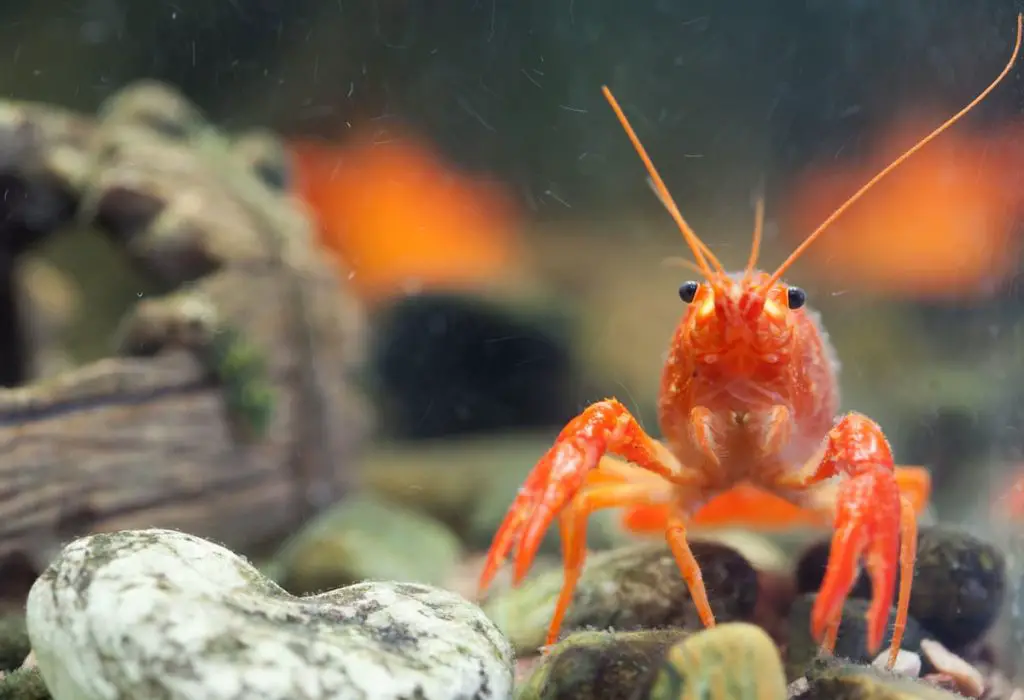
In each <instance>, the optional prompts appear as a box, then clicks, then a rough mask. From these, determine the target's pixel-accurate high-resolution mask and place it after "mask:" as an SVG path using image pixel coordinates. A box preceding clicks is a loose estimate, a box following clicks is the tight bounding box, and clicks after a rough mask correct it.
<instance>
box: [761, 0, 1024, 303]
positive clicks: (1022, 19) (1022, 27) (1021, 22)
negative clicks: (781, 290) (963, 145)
mask: <svg viewBox="0 0 1024 700" xmlns="http://www.w3.org/2000/svg"><path fill="white" fill-rule="evenodd" d="M1022 33H1024V14H1018V15H1017V40H1016V42H1015V43H1014V45H1013V54H1012V55H1011V56H1010V60H1009V61H1007V63H1006V66H1005V67H1004V68H1003V70H1002V72H1001V73H1000V74H999V75H998V76H997V77H996V79H995V80H993V81H992V82H991V83H990V84H989V86H988V87H987V88H985V89H984V90H982V91H981V93H980V94H979V95H978V96H977V97H975V98H974V99H973V100H971V101H970V102H969V103H968V104H967V106H966V107H964V108H963V109H961V110H960V111H959V112H957V113H956V114H954V115H953V116H952V117H950V118H949V119H947V120H946V121H945V122H943V123H942V124H941V125H940V126H939V127H938V128H936V129H935V131H933V132H932V133H930V134H928V135H927V136H925V137H924V138H923V139H921V140H920V141H918V142H917V143H916V144H915V145H913V146H911V147H910V148H909V149H907V151H906V152H904V153H903V155H901V156H900V157H899V158H897V159H896V160H894V161H892V162H891V163H889V165H887V166H886V167H885V168H884V169H882V171H881V172H879V173H878V174H877V175H875V176H874V177H873V178H871V179H870V180H868V181H867V183H866V184H865V185H864V186H863V187H861V188H860V189H859V190H857V191H856V192H855V193H854V194H853V196H851V197H850V198H849V199H847V200H846V201H845V202H843V203H842V204H841V205H839V208H837V209H836V210H835V211H834V212H832V214H831V215H830V216H829V217H828V218H827V219H825V221H824V222H822V224H821V225H820V226H818V228H816V229H815V230H814V232H813V233H811V235H809V236H808V237H807V238H805V239H804V242H803V243H801V244H800V245H799V246H797V249H796V250H794V251H793V252H792V253H791V254H790V256H789V257H788V258H786V260H785V262H783V263H782V264H781V265H779V267H778V269H777V270H776V271H775V273H774V274H772V276H771V278H770V279H769V280H768V281H767V282H765V284H764V289H768V288H769V287H771V286H772V285H773V284H775V283H776V282H778V281H779V279H780V278H781V277H782V274H783V273H784V272H785V271H786V270H787V269H789V266H790V265H792V264H793V263H794V262H796V260H797V258H799V257H800V256H801V255H803V253H804V251H806V250H807V249H808V248H809V247H810V246H811V244H812V243H814V241H816V240H817V239H818V237H819V236H820V235H821V234H822V233H824V232H825V229H827V228H828V227H829V226H831V225H832V223H833V222H834V221H835V220H836V219H838V218H839V217H840V216H841V215H842V214H843V213H844V212H845V211H846V210H847V209H849V208H850V206H851V205H852V204H853V203H854V202H856V201H857V200H858V199H860V198H861V197H862V196H864V194H865V193H866V192H867V191H868V190H870V189H871V188H872V187H874V186H875V185H876V184H877V183H878V181H879V180H881V179H882V178H883V177H885V176H886V175H888V174H889V173H891V172H892V171H893V170H895V169H896V167H897V166H899V165H900V164H901V163H902V162H903V161H905V160H906V159H907V158H909V157H910V156H912V155H914V154H915V153H917V152H918V151H919V150H921V149H922V148H923V147H924V146H925V145H926V144H927V143H928V142H930V141H931V140H932V139H934V138H935V137H936V136H938V135H939V134H941V133H942V132H943V131H945V130H946V129H948V128H949V127H951V126H953V125H954V124H955V123H957V122H958V121H959V120H960V118H961V117H963V116H964V115H965V114H967V113H968V112H970V111H971V110H972V109H974V108H975V107H976V106H977V105H978V103H979V102H981V101H982V100H983V99H985V98H986V97H988V95H989V93H990V92H992V91H993V90H995V88H996V86H997V85H999V83H1000V82H1002V80H1003V78H1005V77H1006V76H1007V74H1009V72H1010V69H1011V68H1012V67H1013V64H1014V63H1015V62H1016V61H1017V54H1018V53H1019V52H1020V44H1021V35H1022Z"/></svg>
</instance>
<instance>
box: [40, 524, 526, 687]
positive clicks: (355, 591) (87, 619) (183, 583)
mask: <svg viewBox="0 0 1024 700" xmlns="http://www.w3.org/2000/svg"><path fill="white" fill-rule="evenodd" d="M26 619H27V622H28V633H29V637H30V639H31V641H32V648H33V650H34V652H35V655H36V660H37V663H38V666H39V670H40V672H41V673H42V676H43V679H44V680H45V681H46V684H47V686H48V687H49V688H50V691H51V692H52V693H53V696H54V697H55V698H56V699H57V700H71V699H73V700H115V699H118V700H120V699H121V698H161V699H162V700H228V699H231V700H242V699H243V698H244V699H245V700H299V699H303V700H314V699H320V698H324V699H326V698H331V699H332V700H344V699H347V698H352V699H353V700H355V699H359V700H364V699H366V698H372V699H374V700H377V699H381V700H385V699H391V698H393V699H395V700H398V699H403V700H404V699H411V698H417V699H418V700H434V699H435V698H436V699H445V700H447V699H449V698H451V699H454V698H480V699H481V700H483V699H490V698H494V699H496V700H503V699H504V698H506V697H507V696H508V694H509V693H510V692H511V683H512V653H511V649H510V647H509V644H508V642H507V641H506V640H505V639H504V638H502V636H501V634H500V633H499V632H498V631H497V629H496V628H495V627H494V625H493V624H491V623H490V621H489V620H487V618H486V617H485V616H484V614H483V613H482V611H480V610H479V609H478V608H477V607H476V606H474V605H472V604H471V603H468V602H467V601H465V600H464V599H462V598H461V597H459V596H457V595H455V594H454V593H451V592H448V591H444V590H439V589H435V588H432V587H429V586H425V585H421V584H411V583H396V582H386V583H385V582H375V583H370V582H368V583H362V584H357V585H353V586H349V587H347V588H342V589H339V590H335V591H329V592H326V593H322V594H320V595H316V596H309V597H305V598H296V597H293V596H291V595H289V594H288V593H287V592H285V591H284V590H282V589H281V588H280V587H279V586H277V585H276V584H274V583H273V582H271V581H269V580H267V579H266V578H264V577H263V576H262V575H261V574H260V573H259V572H258V571H257V570H256V569H254V568H253V567H252V566H251V565H250V564H249V563H248V562H246V561H245V560H243V559H242V558H240V557H238V556H237V555H235V554H233V553H231V552H230V551H228V550H226V549H224V548H223V547H220V546H219V545H216V544H213V543H211V542H208V541H206V540H202V539H199V538H197V537H193V536H191V535H187V534H184V533H180V532H175V531H170V530H159V529H151V530H135V531H122V532H115V533H109V534H97V535H92V536H89V537H85V538H81V539H78V540H75V541H74V542H72V543H71V544H69V545H68V546H67V547H66V548H65V549H64V550H63V551H62V552H61V554H60V556H58V557H57V559H56V560H55V561H54V562H53V563H52V564H51V565H50V567H49V568H48V569H47V570H46V571H45V572H44V573H43V574H42V576H40V578H39V579H38V580H37V581H36V583H35V585H34V586H33V587H32V590H31V591H30V593H29V597H28V603H27V616H26Z"/></svg>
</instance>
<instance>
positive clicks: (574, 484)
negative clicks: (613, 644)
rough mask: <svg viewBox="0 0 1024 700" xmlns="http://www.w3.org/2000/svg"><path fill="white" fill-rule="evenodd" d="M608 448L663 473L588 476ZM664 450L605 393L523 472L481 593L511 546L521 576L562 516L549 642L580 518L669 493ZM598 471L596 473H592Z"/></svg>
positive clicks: (582, 524)
mask: <svg viewBox="0 0 1024 700" xmlns="http://www.w3.org/2000/svg"><path fill="white" fill-rule="evenodd" d="M607 452H611V453H614V454H616V455H619V456H620V457H623V458H625V459H627V460H629V462H631V463H632V464H633V465H634V467H624V468H625V469H631V470H632V471H633V472H635V471H636V470H635V467H640V468H641V469H643V470H647V472H649V473H653V474H657V475H658V476H660V477H662V478H661V479H638V478H636V476H628V477H627V478H623V479H619V480H616V479H614V478H613V479H610V480H609V479H597V478H595V479H592V480H588V479H587V476H588V474H590V473H591V472H592V471H593V470H594V469H596V468H597V467H598V464H599V463H600V462H601V458H602V457H603V456H604V455H605V453H607ZM663 454H664V451H663V450H662V449H661V448H660V447H659V446H658V444H657V443H656V442H655V441H654V440H653V439H652V438H651V437H650V436H648V435H647V433H645V432H644V431H643V429H642V428H641V427H640V424H639V423H637V421H636V419H635V418H633V416H631V415H630V414H629V411H627V410H626V407H625V406H623V405H622V404H621V403H619V402H618V401H617V400H615V399H606V400H604V401H600V402H598V403H595V404H592V405H591V406H589V407H587V409H586V410H584V411H583V413H581V414H580V415H579V416H577V417H576V418H574V419H573V420H572V421H571V422H570V423H569V424H568V425H567V426H566V427H565V428H564V429H563V430H562V432H561V433H560V434H559V435H558V438H557V439H556V440H555V443H554V445H553V446H552V447H551V449H550V450H548V452H547V453H546V454H545V455H544V456H543V457H542V458H541V459H540V461H539V462H538V463H537V466H536V467H534V468H533V471H531V472H530V474H529V476H528V477H527V478H526V481H525V482H524V484H523V486H522V488H521V489H520V490H519V494H518V495H517V496H516V498H515V500H514V501H513V502H512V505H511V506H510V507H509V510H508V513H506V515H505V519H504V521H503V522H502V523H501V525H500V527H499V528H498V531H497V533H496V534H495V536H494V540H493V542H492V543H491V548H490V551H488V553H487V560H486V562H485V563H484V568H483V572H482V573H481V575H480V584H479V588H480V593H481V594H483V592H484V591H485V590H486V589H487V587H488V586H489V585H490V583H491V581H492V580H493V579H494V576H495V574H496V573H497V572H498V569H499V568H500V567H501V565H502V563H504V561H505V559H506V557H508V556H509V555H510V554H512V553H513V550H514V568H513V575H512V576H513V577H512V580H513V584H518V583H519V582H521V581H522V579H523V577H524V576H525V575H526V573H527V571H528V570H529V568H530V564H531V563H532V562H533V559H534V557H535V556H536V554H537V549H538V548H539V547H540V543H541V540H542V539H543V538H544V533H545V532H546V531H547V529H548V527H549V526H550V525H551V523H552V522H553V521H554V519H555V518H556V517H558V516H559V515H561V516H562V519H561V527H562V548H563V559H564V569H565V583H564V585H563V588H562V594H561V596H560V597H559V600H558V604H557V605H556V609H555V614H554V616H553V618H552V621H551V626H550V628H549V630H548V640H547V643H548V644H553V643H554V642H555V641H556V640H557V637H558V630H559V627H560V625H561V620H562V617H563V616H564V615H565V612H566V610H567V609H568V607H569V604H570V602H571V601H572V593H573V591H574V589H575V585H576V581H577V579H578V578H579V574H580V572H581V571H582V569H583V563H584V558H585V556H586V518H587V516H588V515H589V514H590V513H591V512H593V511H595V510H598V509H602V508H613V507H621V506H627V505H630V504H634V503H636V504H643V503H649V502H652V501H655V500H659V499H664V498H667V497H670V494H671V490H670V489H671V483H672V482H673V481H675V482H678V481H679V477H677V476H676V475H675V474H674V471H673V468H672V467H671V466H670V465H669V464H666V462H665V461H663V458H662V457H661V455H663ZM595 476H596V474H595Z"/></svg>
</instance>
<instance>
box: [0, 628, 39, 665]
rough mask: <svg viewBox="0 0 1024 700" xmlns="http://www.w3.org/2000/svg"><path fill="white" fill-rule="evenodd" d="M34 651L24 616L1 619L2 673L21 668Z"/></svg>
mask: <svg viewBox="0 0 1024 700" xmlns="http://www.w3.org/2000/svg"><path fill="white" fill-rule="evenodd" d="M30 651H32V645H31V644H30V643H29V641H28V630H26V629H25V616H24V615H4V616H3V617H0V671H11V670H13V669H16V668H18V667H19V666H21V664H22V662H24V661H25V657H26V656H28V653H29V652H30Z"/></svg>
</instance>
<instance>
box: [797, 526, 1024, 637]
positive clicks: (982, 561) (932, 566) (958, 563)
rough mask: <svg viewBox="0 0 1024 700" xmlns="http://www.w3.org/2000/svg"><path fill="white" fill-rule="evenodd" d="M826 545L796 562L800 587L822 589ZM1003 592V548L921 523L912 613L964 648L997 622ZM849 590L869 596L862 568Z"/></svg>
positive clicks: (809, 550) (864, 596) (1004, 563)
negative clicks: (922, 525)
mask: <svg viewBox="0 0 1024 700" xmlns="http://www.w3.org/2000/svg"><path fill="white" fill-rule="evenodd" d="M828 548H829V544H828V542H827V541H824V542H820V543H818V544H816V545H814V546H813V547H811V548H810V549H808V550H807V552H806V553H805V554H804V556H803V558H802V559H801V561H800V563H799V564H798V566H797V583H798V589H799V590H800V592H802V593H807V592H811V591H817V590H818V587H819V586H820V585H821V579H822V577H823V575H824V571H825V563H826V562H827V560H828ZM898 586H899V583H898V579H897V587H898ZM1005 594H1006V561H1005V558H1004V556H1003V554H1002V553H1001V552H1000V551H999V549H997V548H996V547H995V546H993V545H991V544H989V543H987V542H984V541H983V540H980V539H978V538H977V537H974V536H972V535H969V534H967V533H965V532H959V531H956V530H951V529H948V528H939V527H924V528H921V532H920V536H919V538H918V547H917V563H916V566H915V570H914V586H913V588H912V590H911V596H910V615H911V616H912V617H913V618H914V619H915V620H917V621H918V622H919V623H920V624H921V626H922V627H924V628H925V629H926V630H928V632H930V633H931V635H933V636H935V637H936V638H937V639H938V640H939V641H940V642H942V644H943V645H945V646H947V647H949V648H950V649H953V650H960V649H963V648H964V647H965V646H967V645H968V644H970V643H971V642H974V641H976V640H978V639H979V638H980V637H981V636H982V635H983V634H985V632H987V631H988V629H989V628H990V627H991V626H992V624H993V622H995V619H996V617H997V615H998V613H999V609H1000V607H1001V606H1002V604H1003V599H1004V596H1005ZM851 595H852V596H856V597H858V598H865V599H867V598H869V597H870V595H871V588H870V585H869V583H868V581H867V577H866V576H865V575H864V573H863V572H862V573H861V575H860V577H859V578H858V580H857V583H856V584H855V585H854V588H853V590H852V591H851Z"/></svg>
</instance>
